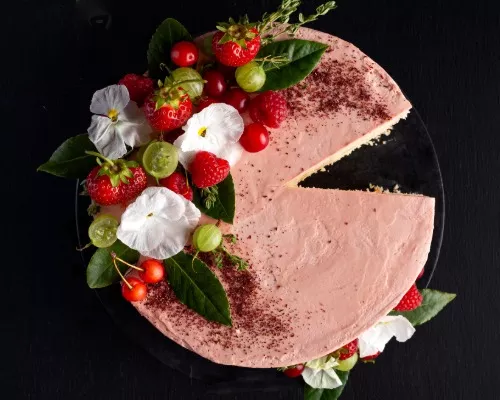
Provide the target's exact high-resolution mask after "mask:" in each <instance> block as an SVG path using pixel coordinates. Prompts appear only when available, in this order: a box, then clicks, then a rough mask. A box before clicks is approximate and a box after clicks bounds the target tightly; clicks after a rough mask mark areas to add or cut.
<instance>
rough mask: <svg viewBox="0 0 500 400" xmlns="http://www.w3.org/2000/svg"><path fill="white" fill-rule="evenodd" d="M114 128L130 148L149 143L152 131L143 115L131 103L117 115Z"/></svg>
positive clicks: (133, 103)
mask: <svg viewBox="0 0 500 400" xmlns="http://www.w3.org/2000/svg"><path fill="white" fill-rule="evenodd" d="M116 128H117V130H118V131H119V132H120V135H121V136H122V138H123V141H124V142H125V143H126V144H128V145H129V146H130V147H139V146H142V145H144V144H146V143H147V142H149V140H150V137H149V135H150V133H151V132H152V131H153V130H152V129H151V126H150V125H149V123H148V122H147V121H146V117H145V116H144V113H143V112H142V110H141V109H140V108H139V107H137V104H136V103H135V102H133V101H131V102H130V103H128V105H127V107H125V110H123V111H122V112H121V113H120V114H119V115H118V121H117V122H116Z"/></svg>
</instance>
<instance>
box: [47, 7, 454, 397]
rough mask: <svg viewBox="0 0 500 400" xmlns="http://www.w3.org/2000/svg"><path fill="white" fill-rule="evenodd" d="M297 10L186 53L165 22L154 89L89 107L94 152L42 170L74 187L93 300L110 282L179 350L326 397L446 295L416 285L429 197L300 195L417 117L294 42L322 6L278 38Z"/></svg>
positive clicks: (308, 35) (364, 63)
mask: <svg viewBox="0 0 500 400" xmlns="http://www.w3.org/2000/svg"><path fill="white" fill-rule="evenodd" d="M295 3H297V4H295ZM299 3H300V2H292V3H290V2H287V1H284V2H283V4H282V5H281V8H280V9H279V10H278V11H276V12H275V13H271V14H265V15H264V16H263V17H262V20H261V21H259V22H257V23H254V24H249V23H248V21H247V20H246V19H245V18H243V19H242V20H240V22H235V21H234V20H231V21H230V23H229V24H220V25H219V26H218V29H219V30H218V31H217V32H215V33H211V34H207V35H204V36H202V37H200V38H199V39H197V40H194V41H193V40H192V38H191V36H190V35H189V33H188V32H187V30H186V29H185V28H184V27H183V26H182V25H181V24H180V23H179V22H177V21H175V20H173V19H167V20H165V21H164V22H163V23H162V24H161V25H160V27H159V28H158V30H157V31H156V33H155V34H154V35H153V37H152V39H151V43H150V46H149V50H148V63H149V72H148V74H149V76H147V77H145V76H140V75H135V74H128V75H126V76H125V77H124V78H122V80H120V82H119V84H118V85H111V86H109V87H107V88H105V89H102V90H99V91H97V92H96V93H95V94H94V97H93V99H92V103H91V106H90V110H91V112H92V113H93V114H94V115H93V117H92V124H91V126H90V127H89V130H88V135H80V136H77V137H74V138H71V139H68V140H67V141H66V142H65V143H64V144H63V145H61V147H60V148H59V149H58V150H57V151H56V152H55V153H54V154H53V156H52V157H51V159H50V160H49V161H48V162H47V163H45V164H43V165H42V166H41V167H40V169H41V170H43V171H46V172H49V173H52V174H54V175H58V176H65V177H80V178H81V177H86V180H85V188H86V192H87V194H88V195H89V196H90V198H91V200H92V204H91V205H92V207H91V208H90V209H89V211H90V212H91V213H92V215H94V216H95V219H94V221H93V222H92V223H91V225H90V227H89V237H90V240H91V243H90V244H92V245H94V246H95V247H97V248H98V249H97V250H96V252H95V253H94V255H93V256H92V258H91V259H90V262H89V265H88V268H87V282H88V284H89V286H90V287H92V288H102V287H105V286H109V285H112V284H114V283H116V282H119V281H122V285H121V291H122V294H123V296H124V298H125V299H126V300H128V301H130V302H131V303H132V304H133V306H134V307H135V308H136V309H137V311H138V312H139V313H140V314H141V315H143V316H144V317H145V318H147V319H148V320H149V321H150V322H151V323H152V324H153V325H154V326H155V327H156V328H157V329H158V330H160V331H161V332H162V333H163V334H164V335H165V336H167V337H168V338H169V339H171V340H173V341H174V342H176V343H178V344H179V345H181V346H183V347H185V348H187V349H189V350H191V351H193V352H195V353H197V354H199V355H200V356H202V357H205V358H207V359H209V360H212V361H214V362H216V363H220V364H227V365H234V366H245V367H255V368H280V369H282V370H283V371H284V373H285V374H286V375H288V376H290V377H298V376H302V377H303V379H304V381H305V382H306V386H305V387H306V397H308V398H315V397H314V396H316V395H318V394H321V393H323V392H317V391H324V390H331V391H334V392H332V396H337V397H334V398H338V395H340V392H341V391H342V389H343V387H344V385H345V382H346V380H347V375H348V374H349V371H350V370H351V369H352V368H353V367H354V366H355V365H356V363H357V361H358V360H362V361H369V360H373V359H374V358H375V357H377V356H378V355H379V354H380V353H381V352H382V351H383V350H384V347H385V345H386V344H387V342H388V341H389V340H390V339H391V338H393V337H395V338H396V340H397V341H399V342H404V341H406V340H408V339H409V338H410V337H411V336H412V335H413V334H414V332H415V326H418V325H420V324H422V323H425V322H427V321H428V320H430V319H431V318H433V317H434V316H435V315H436V314H437V313H438V312H439V311H440V310H441V309H442V308H443V307H444V306H445V305H446V304H447V303H448V302H450V301H451V300H452V299H453V298H454V295H452V294H448V293H442V292H438V291H434V290H430V289H424V290H419V289H418V288H417V286H416V284H415V282H416V280H417V279H419V278H420V277H421V275H422V273H423V268H424V265H425V263H426V260H427V257H428V254H429V250H430V245H431V240H432V236H433V229H434V207H435V201H434V199H433V198H430V197H426V196H423V195H418V194H400V193H386V192H384V193H377V192H369V191H345V190H331V189H321V188H304V187H301V186H300V182H301V181H303V180H304V179H305V178H307V177H309V176H310V175H312V174H314V173H317V172H318V171H320V170H322V169H323V168H324V167H325V166H328V165H331V164H333V163H335V162H337V161H338V160H340V159H341V158H343V157H349V154H350V153H351V152H353V151H354V150H356V149H357V148H359V147H360V146H362V145H364V144H371V145H373V144H374V140H375V139H377V138H378V137H380V136H381V135H384V134H390V130H391V128H392V127H393V126H394V125H395V124H397V123H398V121H400V120H401V119H402V118H406V116H407V115H408V113H409V111H410V109H411V105H410V103H409V102H408V100H407V99H406V98H405V97H404V95H403V94H402V92H401V90H400V89H399V87H398V85H397V84H396V83H395V82H394V81H393V80H392V79H391V78H390V76H389V75H388V74H387V73H386V72H385V71H384V70H383V69H382V68H381V67H380V66H379V65H377V64H376V63H375V62H374V61H372V60H371V59H370V58H369V57H368V56H366V55H365V54H363V53H362V52H361V51H360V50H359V49H358V48H356V47H355V46H354V45H352V44H350V43H348V42H345V41H343V40H341V39H339V38H336V37H334V36H331V35H329V34H326V33H322V32H318V31H315V30H312V29H308V28H303V27H302V25H303V23H305V22H307V21H312V20H314V19H316V18H317V17H319V16H320V15H325V14H326V13H327V12H328V11H329V10H331V9H333V8H335V3H334V2H327V3H325V4H324V5H322V6H320V7H318V9H317V10H316V14H313V15H312V16H309V17H307V18H306V17H303V16H302V17H301V18H300V19H299V21H300V22H297V23H292V24H285V23H284V22H287V21H288V18H285V17H284V15H290V14H291V13H293V12H294V11H295V10H296V8H297V6H298V4H299ZM78 149H81V150H78ZM134 149H137V151H135V150H134ZM96 157H97V162H98V165H97V166H96V164H95V160H96ZM89 171H90V173H89ZM90 244H89V246H90ZM87 247H88V246H87ZM117 289H118V285H117ZM422 304H425V307H422ZM166 340H167V339H166ZM311 396H312V397H311ZM332 398H333V397H332Z"/></svg>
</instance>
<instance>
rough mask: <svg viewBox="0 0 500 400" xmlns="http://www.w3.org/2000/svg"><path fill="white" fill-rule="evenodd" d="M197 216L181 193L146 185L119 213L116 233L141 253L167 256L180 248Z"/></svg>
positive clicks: (197, 212)
mask: <svg viewBox="0 0 500 400" xmlns="http://www.w3.org/2000/svg"><path fill="white" fill-rule="evenodd" d="M200 216H201V213H200V211H199V210H198V209H197V208H196V207H195V206H194V204H193V203H191V202H190V201H188V200H186V199H185V198H184V197H182V196H179V195H178V194H176V193H174V192H172V191H170V190H169V189H166V188H162V187H150V188H147V189H145V190H144V191H143V192H142V194H141V195H140V196H139V197H138V198H137V199H136V200H135V201H134V202H133V203H132V204H130V205H129V206H128V207H127V209H126V210H125V212H124V213H123V215H122V219H121V223H120V226H119V227H118V232H117V237H118V239H120V240H121V241H122V242H123V243H125V244H126V245H127V246H129V247H131V248H133V249H135V250H137V251H139V252H140V253H141V254H142V255H144V256H147V257H152V258H157V259H165V258H169V257H171V256H173V255H175V254H177V253H179V252H180V251H181V250H182V249H183V248H184V246H185V245H186V243H187V241H188V239H189V236H190V234H191V232H192V231H193V230H194V228H195V227H196V226H197V225H198V221H199V219H200Z"/></svg>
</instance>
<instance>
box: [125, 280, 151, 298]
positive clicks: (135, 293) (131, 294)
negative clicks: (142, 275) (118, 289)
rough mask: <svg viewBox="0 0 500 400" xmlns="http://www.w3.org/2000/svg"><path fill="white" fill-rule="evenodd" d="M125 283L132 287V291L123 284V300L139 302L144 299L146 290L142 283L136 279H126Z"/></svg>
mask: <svg viewBox="0 0 500 400" xmlns="http://www.w3.org/2000/svg"><path fill="white" fill-rule="evenodd" d="M127 282H128V283H129V284H130V285H131V286H132V289H129V287H128V285H127V284H126V283H123V285H122V296H123V297H125V300H127V301H141V300H144V299H145V298H146V295H147V294H148V288H147V287H146V285H145V284H144V282H143V281H141V280H140V279H137V278H127Z"/></svg>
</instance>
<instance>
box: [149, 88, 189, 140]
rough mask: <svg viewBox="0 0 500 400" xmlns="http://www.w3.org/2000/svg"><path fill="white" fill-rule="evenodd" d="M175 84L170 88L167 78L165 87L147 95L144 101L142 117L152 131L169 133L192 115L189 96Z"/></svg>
mask: <svg viewBox="0 0 500 400" xmlns="http://www.w3.org/2000/svg"><path fill="white" fill-rule="evenodd" d="M181 83H182V82H176V85H175V87H172V86H171V85H172V83H171V81H169V78H167V79H166V80H165V85H163V86H162V87H161V88H160V89H158V90H157V91H155V92H154V93H153V94H151V95H149V96H148V97H147V98H146V100H145V101H144V106H143V110H144V115H146V118H147V119H148V121H149V124H150V125H151V126H152V127H153V129H155V130H157V131H163V132H169V131H173V130H174V129H177V128H180V127H181V126H183V125H184V124H185V122H186V121H187V120H188V118H189V117H190V116H191V114H192V113H193V103H192V102H191V100H190V99H189V95H188V94H187V93H186V92H185V91H184V89H182V88H181V87H179V86H178V85H179V84H181Z"/></svg>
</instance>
